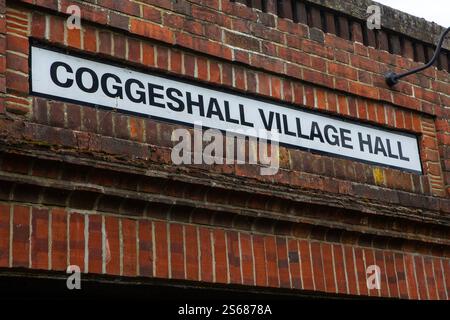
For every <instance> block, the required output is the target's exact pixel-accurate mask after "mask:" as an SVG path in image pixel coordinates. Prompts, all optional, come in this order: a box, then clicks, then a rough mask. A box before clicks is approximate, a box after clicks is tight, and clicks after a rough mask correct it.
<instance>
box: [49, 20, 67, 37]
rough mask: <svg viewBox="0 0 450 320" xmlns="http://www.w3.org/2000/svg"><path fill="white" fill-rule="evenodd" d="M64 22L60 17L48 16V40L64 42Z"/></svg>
mask: <svg viewBox="0 0 450 320" xmlns="http://www.w3.org/2000/svg"><path fill="white" fill-rule="evenodd" d="M64 22H65V21H64V20H63V19H61V18H60V17H56V16H51V17H50V28H49V30H50V41H52V42H57V43H64Z"/></svg>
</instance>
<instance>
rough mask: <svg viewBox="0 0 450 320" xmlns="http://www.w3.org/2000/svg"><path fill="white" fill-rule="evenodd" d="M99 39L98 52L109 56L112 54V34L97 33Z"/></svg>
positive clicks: (107, 32)
mask: <svg viewBox="0 0 450 320" xmlns="http://www.w3.org/2000/svg"><path fill="white" fill-rule="evenodd" d="M98 39H99V47H98V49H99V52H100V53H103V54H106V55H111V53H112V46H111V45H112V34H111V32H109V31H99V33H98Z"/></svg>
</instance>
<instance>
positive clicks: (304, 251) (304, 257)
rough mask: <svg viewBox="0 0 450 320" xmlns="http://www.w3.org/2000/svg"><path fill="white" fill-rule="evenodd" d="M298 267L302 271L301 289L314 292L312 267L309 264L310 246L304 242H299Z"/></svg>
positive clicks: (310, 259)
mask: <svg viewBox="0 0 450 320" xmlns="http://www.w3.org/2000/svg"><path fill="white" fill-rule="evenodd" d="M299 250H300V265H301V271H302V280H303V289H305V290H315V284H314V275H313V272H314V271H313V266H312V264H311V261H312V258H311V249H310V244H309V243H308V241H306V240H300V241H299Z"/></svg>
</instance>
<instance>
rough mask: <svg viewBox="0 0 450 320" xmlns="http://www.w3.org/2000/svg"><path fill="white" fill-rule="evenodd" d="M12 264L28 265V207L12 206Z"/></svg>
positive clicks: (18, 265)
mask: <svg viewBox="0 0 450 320" xmlns="http://www.w3.org/2000/svg"><path fill="white" fill-rule="evenodd" d="M12 236H13V239H12V241H13V246H12V266H13V267H27V268H28V267H29V250H30V208H29V207H24V206H17V205H16V206H14V216H13V231H12Z"/></svg>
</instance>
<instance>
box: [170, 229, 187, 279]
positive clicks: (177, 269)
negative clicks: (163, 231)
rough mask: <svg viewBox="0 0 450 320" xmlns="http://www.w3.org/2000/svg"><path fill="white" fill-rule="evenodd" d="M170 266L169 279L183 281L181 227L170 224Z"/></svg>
mask: <svg viewBox="0 0 450 320" xmlns="http://www.w3.org/2000/svg"><path fill="white" fill-rule="evenodd" d="M170 266H171V277H172V278H176V279H184V278H185V277H186V276H185V274H186V273H185V267H184V239H183V226H182V225H180V224H173V223H172V224H170Z"/></svg>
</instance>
